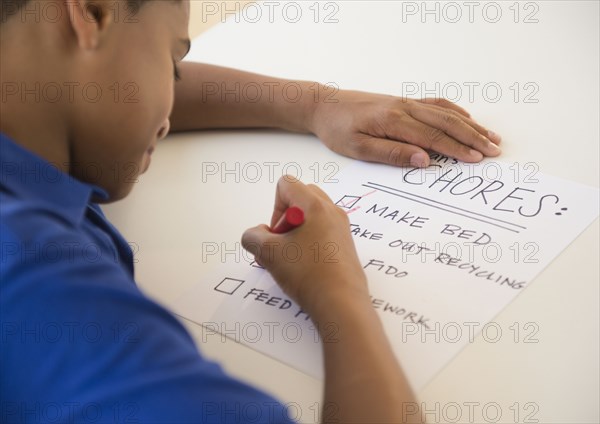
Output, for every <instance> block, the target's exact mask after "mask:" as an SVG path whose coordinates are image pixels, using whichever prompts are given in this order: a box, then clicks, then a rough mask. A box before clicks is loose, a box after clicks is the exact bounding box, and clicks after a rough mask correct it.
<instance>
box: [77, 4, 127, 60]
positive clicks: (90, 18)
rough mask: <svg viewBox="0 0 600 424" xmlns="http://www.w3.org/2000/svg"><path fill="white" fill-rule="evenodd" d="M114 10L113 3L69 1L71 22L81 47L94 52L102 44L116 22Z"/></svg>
mask: <svg viewBox="0 0 600 424" xmlns="http://www.w3.org/2000/svg"><path fill="white" fill-rule="evenodd" d="M118 3H119V2H118ZM119 6H120V5H117V7H119ZM114 9H115V2H112V1H103V0H67V10H68V16H69V21H70V23H71V28H73V32H74V34H75V37H77V42H78V44H79V47H81V48H83V49H85V50H93V49H95V48H96V47H97V46H98V45H99V44H100V41H101V39H102V37H103V35H104V33H105V31H106V29H107V28H108V27H109V26H110V24H111V23H113V22H114V13H115V10H114Z"/></svg>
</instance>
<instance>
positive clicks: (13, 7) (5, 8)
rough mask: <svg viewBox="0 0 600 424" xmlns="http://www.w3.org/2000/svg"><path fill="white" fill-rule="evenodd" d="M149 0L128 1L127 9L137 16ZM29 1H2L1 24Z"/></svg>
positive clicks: (0, 9) (0, 5)
mask: <svg viewBox="0 0 600 424" xmlns="http://www.w3.org/2000/svg"><path fill="white" fill-rule="evenodd" d="M146 1H147V0H127V9H128V10H130V11H131V12H132V13H133V14H136V13H137V12H138V10H140V7H141V6H142V3H145V2H146ZM27 3H29V0H0V23H2V24H3V23H4V22H6V20H7V19H8V18H10V17H11V16H12V15H15V14H16V13H17V12H18V11H19V10H20V9H21V8H23V6H25V5H26V4H27Z"/></svg>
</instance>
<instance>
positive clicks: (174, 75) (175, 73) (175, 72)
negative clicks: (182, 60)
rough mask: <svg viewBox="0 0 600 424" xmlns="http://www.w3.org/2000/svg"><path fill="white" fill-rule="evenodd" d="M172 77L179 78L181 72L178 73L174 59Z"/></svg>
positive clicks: (178, 79)
mask: <svg viewBox="0 0 600 424" xmlns="http://www.w3.org/2000/svg"><path fill="white" fill-rule="evenodd" d="M173 77H174V78H175V81H180V80H181V74H180V73H179V68H178V67H177V62H175V61H174V60H173Z"/></svg>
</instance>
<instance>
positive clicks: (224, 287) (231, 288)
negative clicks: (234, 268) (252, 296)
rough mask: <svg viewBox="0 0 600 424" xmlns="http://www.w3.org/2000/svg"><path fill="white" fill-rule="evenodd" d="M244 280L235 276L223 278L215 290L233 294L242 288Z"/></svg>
mask: <svg viewBox="0 0 600 424" xmlns="http://www.w3.org/2000/svg"><path fill="white" fill-rule="evenodd" d="M244 281H245V280H236V279H235V278H223V280H222V281H221V282H220V283H219V284H217V286H216V287H215V291H218V292H221V293H225V294H233V293H235V291H236V290H237V289H239V288H240V286H241V285H242V284H243V283H244Z"/></svg>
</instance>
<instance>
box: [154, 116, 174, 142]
mask: <svg viewBox="0 0 600 424" xmlns="http://www.w3.org/2000/svg"><path fill="white" fill-rule="evenodd" d="M170 129H171V121H169V119H165V122H163V124H162V126H161V127H160V130H158V134H157V135H158V139H159V140H162V139H163V138H165V137H166V136H167V134H169V130H170Z"/></svg>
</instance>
